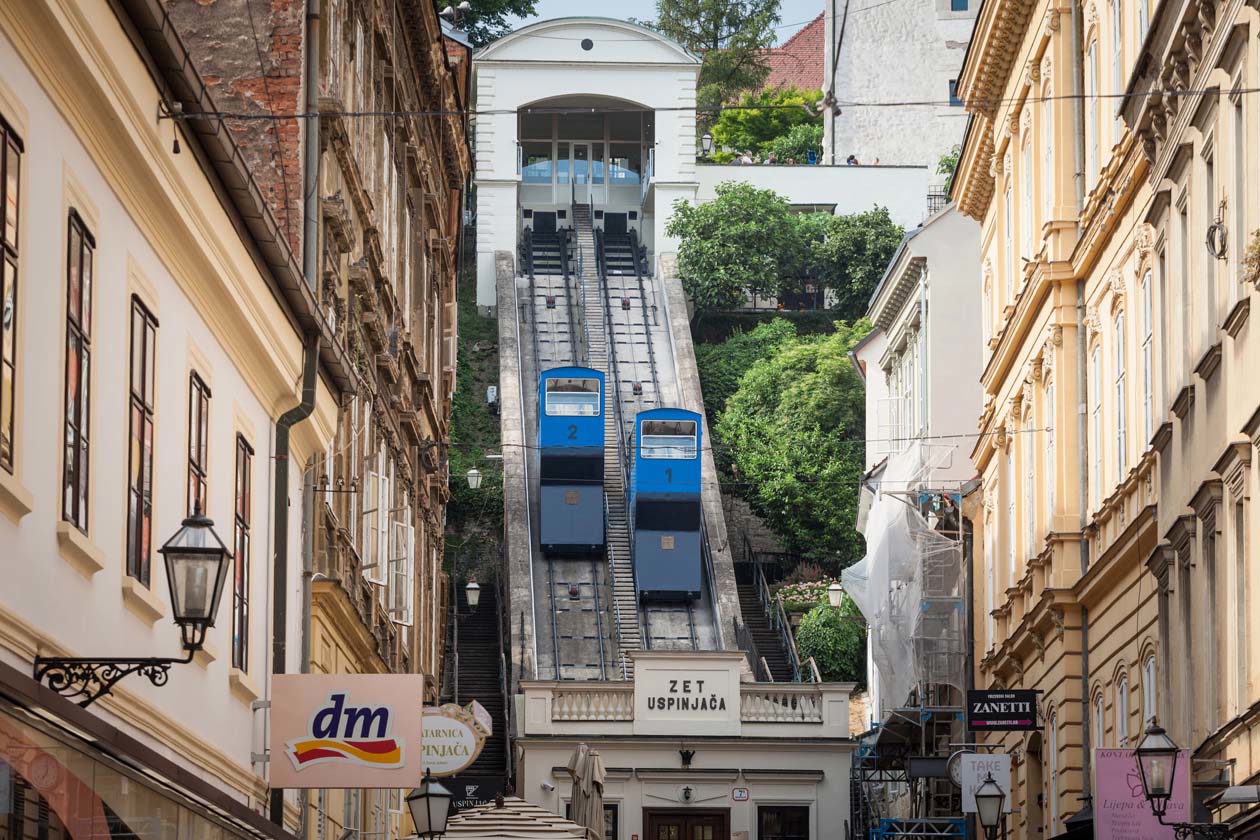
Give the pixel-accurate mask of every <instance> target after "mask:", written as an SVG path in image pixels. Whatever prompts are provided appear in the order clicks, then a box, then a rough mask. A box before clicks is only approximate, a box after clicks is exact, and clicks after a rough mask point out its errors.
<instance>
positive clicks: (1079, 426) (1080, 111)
mask: <svg viewBox="0 0 1260 840" xmlns="http://www.w3.org/2000/svg"><path fill="white" fill-rule="evenodd" d="M1084 26H1085V21H1084V16H1083V15H1082V14H1081V0H1073V2H1072V93H1073V96H1072V103H1073V108H1072V122H1073V128H1074V134H1075V139H1076V144H1075V145H1076V161H1075V163H1076V166H1075V168H1074V173H1075V174H1074V176H1073V183H1074V185H1075V187H1076V207H1077V214H1078V215H1079V213H1080V209H1081V208H1082V207H1084V206H1085V101H1084V99H1083V92H1084V89H1085V60H1084V57H1083V53H1082V45H1083V43H1084ZM1086 340H1087V337H1086V333H1085V281H1084V280H1083V279H1080V280H1077V281H1076V348H1077V358H1076V369H1077V378H1076V397H1077V406H1076V430H1077V440H1078V442H1079V445H1078V446H1077V452H1079V453H1080V457H1079V460H1078V472H1079V490H1078V492H1079V505H1080V547H1081V574H1082V575H1084V574H1085V573H1086V572H1088V571H1089V542H1088V540H1086V539H1085V526H1086V523H1087V518H1088V516H1089V513H1088V509H1089V433H1088V428H1087V416H1088V413H1089V397H1088V394H1089V383H1088V381H1087V380H1088V376H1089V370H1088V367H1087V364H1086V346H1085V344H1086ZM1089 728H1090V704H1089V610H1087V609H1086V608H1085V607H1084V606H1082V607H1081V769H1082V770H1083V771H1084V776H1083V786H1084V788H1085V790H1084V791H1083V793H1084V800H1085V802H1086V803H1087V804H1088V803H1090V802H1092V798H1093V797H1092V792H1091V790H1090V775H1091V769H1090V765H1091V761H1090V755H1091V747H1090V731H1089Z"/></svg>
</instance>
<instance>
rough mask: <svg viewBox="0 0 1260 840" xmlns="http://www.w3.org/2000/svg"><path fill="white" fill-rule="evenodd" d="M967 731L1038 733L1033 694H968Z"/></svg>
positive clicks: (1013, 692)
mask: <svg viewBox="0 0 1260 840" xmlns="http://www.w3.org/2000/svg"><path fill="white" fill-rule="evenodd" d="M967 728H968V729H971V730H975V731H977V732H1016V731H1024V730H1029V729H1040V728H1041V727H1040V726H1039V725H1038V724H1037V692H1036V691H1034V690H1018V691H968V692H967Z"/></svg>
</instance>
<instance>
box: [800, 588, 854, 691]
mask: <svg viewBox="0 0 1260 840" xmlns="http://www.w3.org/2000/svg"><path fill="white" fill-rule="evenodd" d="M796 649H797V651H799V653H800V655H801V659H802V660H805V659H808V658H809V657H811V656H812V657H813V658H814V662H815V663H817V665H818V671H819V673H820V674H821V675H822V678H823V680H824V681H826V682H854V683H857V684H858V686H859V687H862V686H863V685H865V683H866V622H865V621H863V620H862V616H861V614H860V613H859V612H858V609H857V605H855V604H854V603H853V600H852V599H851V598H849V596H848V595H846V596H844V599H843V600H842V601H841V603H840V609H838V610H833V609H832V608H831V606H830V605H828V604H822V605H820V606H817V607H814V609H812V610H810V611H809V612H808V613H807V614H806V615H805V617H804V618H802V619H801V626H800V627H799V628H797V631H796Z"/></svg>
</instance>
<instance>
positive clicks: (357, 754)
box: [270, 674, 424, 788]
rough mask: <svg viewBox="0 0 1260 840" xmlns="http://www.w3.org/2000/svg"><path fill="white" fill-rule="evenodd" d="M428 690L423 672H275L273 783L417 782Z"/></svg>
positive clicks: (383, 784)
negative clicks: (423, 703)
mask: <svg viewBox="0 0 1260 840" xmlns="http://www.w3.org/2000/svg"><path fill="white" fill-rule="evenodd" d="M423 696H424V677H423V676H420V675H418V674H337V675H331V674H328V675H325V674H277V675H275V676H273V677H272V691H271V738H270V748H271V784H272V786H273V787H277V788H376V787H396V788H401V787H413V786H415V785H416V784H419V782H420V779H421V777H422V776H423V769H422V767H421V764H420V749H419V744H420V700H419V698H421V697H423Z"/></svg>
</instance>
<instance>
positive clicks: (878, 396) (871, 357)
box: [853, 328, 888, 470]
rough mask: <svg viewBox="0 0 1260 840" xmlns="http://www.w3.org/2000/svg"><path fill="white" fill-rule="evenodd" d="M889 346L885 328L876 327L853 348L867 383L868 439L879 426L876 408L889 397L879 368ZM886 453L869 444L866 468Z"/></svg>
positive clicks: (854, 355)
mask: <svg viewBox="0 0 1260 840" xmlns="http://www.w3.org/2000/svg"><path fill="white" fill-rule="evenodd" d="M887 347H888V336H886V335H885V334H884V331H883V330H881V329H879V328H876V329H875V330H874V331H873V332H871V334H870V335H868V336H867V337H866V340H865V341H864V342H862V344H861V345H860V346H858V347H857V348H855V349H854V350H853V358H854V359H855V360H856V361H857V362H858V363H859V364H861V366H862V371H861V373H862V375H863V376H864V377H865V383H866V439H867V440H868V441H869V440H872V439H874V437H875V430H876V429H878V428H879V413H878V411H877V410H876V408H877V406H879V405H880V403H881V401H882V400H884V399H887V397H888V380H887V378H885V376H884V372H883V371H882V370H880V369H879V360H880V358H881V357H882V356H883V355H884V350H885V349H886V348H887ZM884 455H885V453H884V452H882V451H880V450H879V449H878V448H877V447H874V446H867V447H866V467H865V469H867V470H869V469H870V468H871V467H873V466H875V465H876V464H878V463H879V462H880V461H882V460H884Z"/></svg>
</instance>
